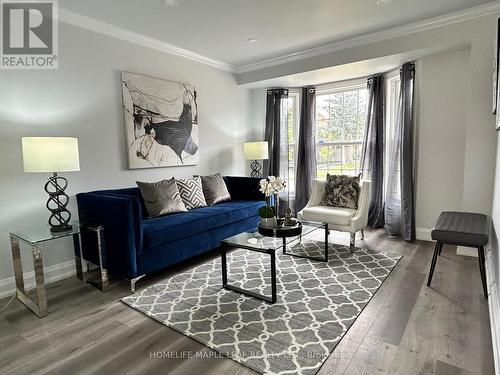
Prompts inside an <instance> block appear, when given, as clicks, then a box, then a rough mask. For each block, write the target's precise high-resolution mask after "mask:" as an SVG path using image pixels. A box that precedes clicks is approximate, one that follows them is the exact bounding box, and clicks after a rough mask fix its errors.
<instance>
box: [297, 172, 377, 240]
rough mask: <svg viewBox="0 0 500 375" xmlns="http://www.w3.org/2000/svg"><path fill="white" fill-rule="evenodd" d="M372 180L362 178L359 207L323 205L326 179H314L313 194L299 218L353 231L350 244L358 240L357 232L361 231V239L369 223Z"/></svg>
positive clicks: (298, 215)
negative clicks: (355, 208)
mask: <svg viewBox="0 0 500 375" xmlns="http://www.w3.org/2000/svg"><path fill="white" fill-rule="evenodd" d="M370 183H371V182H370V181H369V180H361V182H360V191H359V198H358V209H357V210H353V209H350V208H339V207H331V206H322V205H321V200H322V199H323V194H324V192H325V185H326V181H322V180H313V186H312V194H311V198H309V202H307V205H306V206H305V207H304V209H303V210H302V211H300V212H299V213H298V214H297V218H298V219H299V220H306V221H307V220H309V221H318V222H326V223H328V229H329V230H331V229H333V230H338V231H341V232H349V233H351V241H350V245H351V246H354V245H355V242H356V233H357V232H359V231H361V239H364V238H365V234H364V228H365V227H366V226H367V225H368V208H369V200H370Z"/></svg>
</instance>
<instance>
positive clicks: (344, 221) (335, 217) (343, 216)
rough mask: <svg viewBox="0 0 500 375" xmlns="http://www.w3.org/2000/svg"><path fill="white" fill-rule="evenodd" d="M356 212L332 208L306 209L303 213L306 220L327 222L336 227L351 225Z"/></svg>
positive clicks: (349, 209)
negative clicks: (350, 222)
mask: <svg viewBox="0 0 500 375" xmlns="http://www.w3.org/2000/svg"><path fill="white" fill-rule="evenodd" d="M354 214H356V210H353V209H351V208H340V207H330V206H313V207H306V208H304V210H303V211H302V217H303V219H304V220H310V221H319V222H326V223H328V224H334V225H349V221H350V220H351V217H353V216H354Z"/></svg>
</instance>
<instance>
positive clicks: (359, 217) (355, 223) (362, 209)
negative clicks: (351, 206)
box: [350, 180, 371, 233]
mask: <svg viewBox="0 0 500 375" xmlns="http://www.w3.org/2000/svg"><path fill="white" fill-rule="evenodd" d="M370 185H371V181H369V180H361V183H360V189H359V198H358V210H357V211H356V213H355V214H354V216H353V217H352V218H351V225H350V227H351V232H352V233H355V232H357V231H359V230H361V229H363V228H364V227H366V226H367V225H368V210H369V207H370V206H369V205H370Z"/></svg>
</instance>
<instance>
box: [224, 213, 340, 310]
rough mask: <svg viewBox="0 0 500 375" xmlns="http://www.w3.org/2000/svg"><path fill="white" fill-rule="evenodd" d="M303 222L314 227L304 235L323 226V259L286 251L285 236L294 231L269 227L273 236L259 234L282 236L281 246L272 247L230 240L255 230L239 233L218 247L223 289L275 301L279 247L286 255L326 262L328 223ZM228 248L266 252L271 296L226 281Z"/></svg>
mask: <svg viewBox="0 0 500 375" xmlns="http://www.w3.org/2000/svg"><path fill="white" fill-rule="evenodd" d="M303 224H304V225H307V224H309V225H311V226H313V227H314V229H312V230H310V231H308V232H307V233H306V235H307V234H309V233H311V232H313V231H314V230H316V229H321V228H324V230H325V257H324V259H318V258H312V257H308V256H303V255H296V254H292V253H287V252H286V245H287V238H290V237H297V233H295V232H293V231H290V232H288V235H285V231H278V230H276V229H271V230H272V231H274V234H273V236H262V234H261V236H262V237H275V238H282V239H283V244H282V245H281V246H277V247H274V248H260V247H257V246H252V245H246V244H243V243H241V242H239V243H236V242H232V241H231V239H233V238H234V237H237V236H241V235H246V236H248V237H249V238H250V236H252V235H253V234H255V232H244V233H240V235H237V236H233V237H229V238H227V239H225V240H223V241H222V242H221V246H220V249H221V266H222V287H223V288H224V289H228V290H232V291H234V292H238V293H242V294H245V295H247V296H250V297H254V298H257V299H260V300H263V301H266V302H269V303H275V302H276V289H277V288H276V251H277V250H279V248H280V247H281V248H282V249H283V254H286V255H291V256H294V257H297V258H306V259H311V260H317V261H323V262H328V236H329V234H330V233H329V230H328V223H313V222H303ZM259 232H260V231H259ZM291 233H295V234H291ZM300 240H302V235H300ZM293 241H295V240H293ZM293 241H291V242H293ZM230 249H244V250H249V251H254V252H257V253H262V254H268V255H269V256H270V259H271V297H269V296H265V295H263V294H260V293H256V292H252V291H250V290H246V289H242V288H240V287H237V286H235V285H231V284H229V283H228V281H227V252H228V251H229V250H230Z"/></svg>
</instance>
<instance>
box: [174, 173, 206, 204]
mask: <svg viewBox="0 0 500 375" xmlns="http://www.w3.org/2000/svg"><path fill="white" fill-rule="evenodd" d="M175 182H176V183H177V187H178V189H179V193H180V195H181V198H182V201H183V202H184V204H185V205H186V208H187V209H188V210H191V209H193V208H199V207H206V206H207V202H206V201H205V196H204V195H203V186H202V185H201V178H200V177H199V176H198V177H193V178H185V179H180V180H175Z"/></svg>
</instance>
